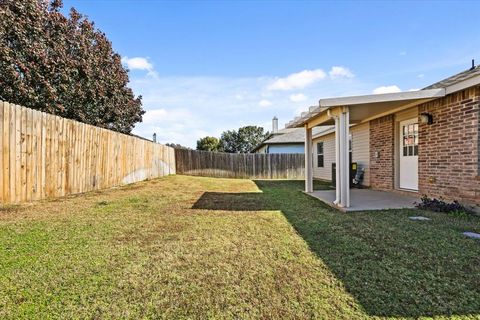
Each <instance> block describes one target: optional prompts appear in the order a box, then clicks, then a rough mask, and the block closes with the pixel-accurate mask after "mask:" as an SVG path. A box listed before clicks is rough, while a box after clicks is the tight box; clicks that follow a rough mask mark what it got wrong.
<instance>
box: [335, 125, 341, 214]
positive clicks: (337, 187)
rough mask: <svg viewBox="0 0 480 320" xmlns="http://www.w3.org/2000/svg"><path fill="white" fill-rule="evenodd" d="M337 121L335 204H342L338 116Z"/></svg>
mask: <svg viewBox="0 0 480 320" xmlns="http://www.w3.org/2000/svg"><path fill="white" fill-rule="evenodd" d="M333 118H334V119H335V164H336V170H335V201H333V203H334V204H337V205H338V204H339V203H340V198H341V193H340V190H341V186H342V181H341V179H340V119H339V117H338V116H334V117H333Z"/></svg>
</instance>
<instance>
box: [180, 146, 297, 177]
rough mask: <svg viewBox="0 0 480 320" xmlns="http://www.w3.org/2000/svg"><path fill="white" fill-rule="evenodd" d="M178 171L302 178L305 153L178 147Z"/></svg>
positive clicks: (213, 175) (234, 175) (218, 175)
mask: <svg viewBox="0 0 480 320" xmlns="http://www.w3.org/2000/svg"><path fill="white" fill-rule="evenodd" d="M175 162H176V169H177V174H186V175H195V176H206V177H224V178H249V179H303V178H304V174H305V156H304V155H303V154H257V153H243V154H242V153H219V152H208V151H195V150H184V149H175Z"/></svg>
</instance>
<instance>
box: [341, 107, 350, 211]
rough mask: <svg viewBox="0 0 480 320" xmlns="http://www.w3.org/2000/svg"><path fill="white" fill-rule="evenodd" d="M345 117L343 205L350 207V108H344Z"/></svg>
mask: <svg viewBox="0 0 480 320" xmlns="http://www.w3.org/2000/svg"><path fill="white" fill-rule="evenodd" d="M342 114H343V116H344V121H345V127H344V139H345V145H344V148H343V152H344V154H343V157H344V160H343V161H344V162H343V164H344V168H343V174H344V176H343V180H342V185H343V191H344V193H345V194H344V196H343V200H344V201H343V204H344V207H347V208H348V207H350V110H349V109H348V107H344V108H343V112H342Z"/></svg>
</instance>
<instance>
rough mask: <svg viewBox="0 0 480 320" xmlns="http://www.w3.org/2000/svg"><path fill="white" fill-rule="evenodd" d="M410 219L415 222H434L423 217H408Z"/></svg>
mask: <svg viewBox="0 0 480 320" xmlns="http://www.w3.org/2000/svg"><path fill="white" fill-rule="evenodd" d="M408 219H410V220H413V221H430V220H432V219H430V218H427V217H422V216H413V217H408Z"/></svg>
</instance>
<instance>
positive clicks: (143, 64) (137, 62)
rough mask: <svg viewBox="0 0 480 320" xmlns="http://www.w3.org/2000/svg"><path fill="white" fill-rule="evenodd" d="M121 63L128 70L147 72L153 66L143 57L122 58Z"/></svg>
mask: <svg viewBox="0 0 480 320" xmlns="http://www.w3.org/2000/svg"><path fill="white" fill-rule="evenodd" d="M122 63H123V64H124V65H126V66H127V68H128V69H130V70H147V71H152V70H153V65H152V64H151V63H150V62H149V61H148V58H143V57H134V58H129V57H123V58H122Z"/></svg>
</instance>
